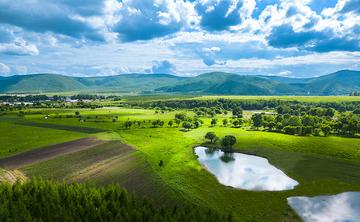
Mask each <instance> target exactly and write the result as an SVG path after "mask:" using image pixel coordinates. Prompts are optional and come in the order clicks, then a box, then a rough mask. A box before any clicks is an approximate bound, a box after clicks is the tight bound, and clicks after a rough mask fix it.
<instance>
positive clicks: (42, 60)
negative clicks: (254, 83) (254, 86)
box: [0, 0, 360, 77]
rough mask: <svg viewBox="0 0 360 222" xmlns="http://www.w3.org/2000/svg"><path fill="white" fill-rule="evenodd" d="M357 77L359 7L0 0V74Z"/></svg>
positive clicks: (348, 0) (343, 2) (329, 0)
mask: <svg viewBox="0 0 360 222" xmlns="http://www.w3.org/2000/svg"><path fill="white" fill-rule="evenodd" d="M340 69H353V70H360V0H292V1H291V0H279V1H277V0H257V1H256V0H103V1H101V0H28V1H23V0H0V75H2V76H8V75H14V74H29V73H59V74H66V75H72V76H104V75H117V74H122V73H169V74H175V75H182V76H192V75H198V74H201V73H205V72H211V71H224V72H233V73H238V74H249V75H253V74H262V75H281V76H289V77H311V76H319V75H323V74H328V73H331V72H334V71H337V70H340Z"/></svg>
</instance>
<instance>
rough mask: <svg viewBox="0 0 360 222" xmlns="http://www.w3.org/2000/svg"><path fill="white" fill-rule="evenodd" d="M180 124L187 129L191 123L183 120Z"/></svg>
mask: <svg viewBox="0 0 360 222" xmlns="http://www.w3.org/2000/svg"><path fill="white" fill-rule="evenodd" d="M182 126H183V127H184V129H186V130H187V131H189V130H190V129H191V123H190V122H183V124H182Z"/></svg>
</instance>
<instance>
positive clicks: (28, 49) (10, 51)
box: [0, 40, 39, 56]
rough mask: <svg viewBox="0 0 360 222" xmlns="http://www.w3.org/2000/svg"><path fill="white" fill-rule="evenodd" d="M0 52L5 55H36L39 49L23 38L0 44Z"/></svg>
mask: <svg viewBox="0 0 360 222" xmlns="http://www.w3.org/2000/svg"><path fill="white" fill-rule="evenodd" d="M0 54H7V55H17V56H25V55H38V54H39V50H38V48H37V47H36V45H34V44H30V43H28V42H26V41H24V40H17V41H15V42H14V43H4V44H0Z"/></svg>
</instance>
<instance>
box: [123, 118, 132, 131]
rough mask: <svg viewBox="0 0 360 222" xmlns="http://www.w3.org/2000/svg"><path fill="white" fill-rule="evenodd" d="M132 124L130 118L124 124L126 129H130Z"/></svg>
mask: <svg viewBox="0 0 360 222" xmlns="http://www.w3.org/2000/svg"><path fill="white" fill-rule="evenodd" d="M131 125H132V122H131V121H130V120H126V121H125V123H124V126H125V128H126V129H129V128H130V127H131Z"/></svg>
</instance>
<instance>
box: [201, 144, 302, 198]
mask: <svg viewBox="0 0 360 222" xmlns="http://www.w3.org/2000/svg"><path fill="white" fill-rule="evenodd" d="M195 153H196V155H197V156H198V160H199V162H200V163H201V164H202V165H203V166H205V167H206V168H207V169H208V170H209V171H210V172H211V173H212V174H214V175H215V176H216V178H217V179H218V180H219V182H220V183H221V184H224V185H227V186H231V187H235V188H241V189H245V190H257V191H261V190H268V191H277V190H290V189H293V188H294V187H295V186H296V185H298V182H297V181H295V180H293V179H291V178H290V177H288V176H287V175H286V174H285V173H283V172H282V171H281V170H279V169H277V168H276V167H274V166H273V165H271V164H270V163H269V161H268V160H267V159H265V158H262V157H258V156H254V155H247V154H242V153H232V154H225V153H224V152H222V151H220V150H213V151H210V149H208V148H206V147H196V148H195Z"/></svg>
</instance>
